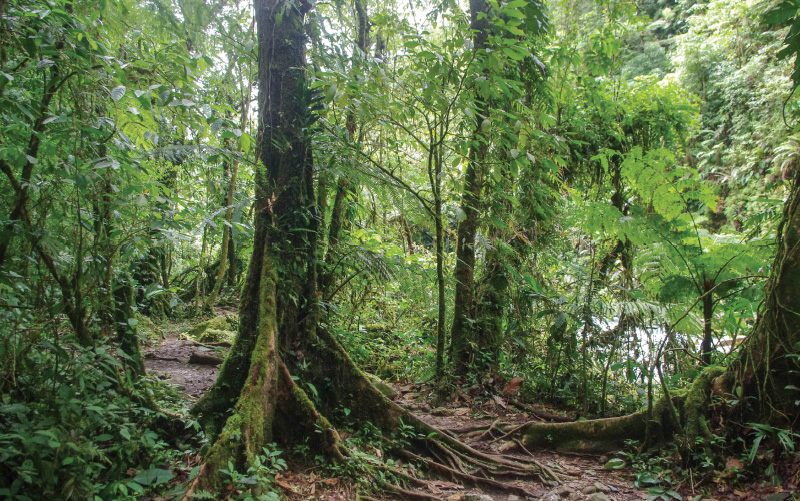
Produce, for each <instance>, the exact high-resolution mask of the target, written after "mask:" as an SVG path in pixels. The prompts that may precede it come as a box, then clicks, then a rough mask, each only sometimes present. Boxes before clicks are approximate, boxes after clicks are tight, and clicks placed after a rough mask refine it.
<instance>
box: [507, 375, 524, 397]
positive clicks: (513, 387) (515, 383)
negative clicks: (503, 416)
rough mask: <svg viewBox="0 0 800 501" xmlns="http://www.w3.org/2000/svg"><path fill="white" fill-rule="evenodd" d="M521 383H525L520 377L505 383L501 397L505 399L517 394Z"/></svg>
mask: <svg viewBox="0 0 800 501" xmlns="http://www.w3.org/2000/svg"><path fill="white" fill-rule="evenodd" d="M523 381H525V379H523V378H521V377H515V378H511V381H509V382H508V383H506V385H505V386H504V387H503V395H504V396H506V397H510V396H511V395H513V394H514V393H516V392H518V391H519V388H520V387H521V386H522V382H523Z"/></svg>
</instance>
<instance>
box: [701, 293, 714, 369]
mask: <svg viewBox="0 0 800 501" xmlns="http://www.w3.org/2000/svg"><path fill="white" fill-rule="evenodd" d="M713 285H714V283H713V282H712V281H711V280H709V279H705V280H704V281H703V342H702V344H701V345H700V365H701V366H704V367H707V366H709V365H711V351H712V349H713V344H714V338H713V335H712V334H713V332H712V330H711V327H712V325H711V324H712V322H713V320H714V296H713V294H710V293H709V292H710V291H711V289H712V288H713Z"/></svg>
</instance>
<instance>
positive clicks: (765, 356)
mask: <svg viewBox="0 0 800 501" xmlns="http://www.w3.org/2000/svg"><path fill="white" fill-rule="evenodd" d="M778 230H779V231H778V241H777V244H778V245H777V247H778V248H777V253H776V255H775V262H774V264H773V265H772V272H771V273H770V278H769V280H768V282H767V285H766V301H765V303H764V307H763V308H762V311H761V313H760V314H759V318H758V322H757V323H756V327H755V329H754V331H753V333H752V334H751V335H750V336H749V337H748V338H747V340H746V341H745V344H744V345H743V348H742V352H741V355H740V357H739V360H738V362H737V364H736V365H735V366H734V368H733V369H734V370H733V372H734V374H735V376H736V381H737V383H738V384H741V385H742V390H743V394H744V395H747V396H750V397H755V398H752V399H747V402H749V405H750V408H748V409H744V411H745V413H746V414H748V415H749V417H751V418H755V419H760V420H763V421H768V422H771V423H774V424H777V425H779V426H787V425H788V426H790V427H792V428H793V429H797V428H798V419H797V418H798V407H797V405H796V404H795V401H797V400H798V398H800V392H798V391H797V390H796V389H795V390H793V389H792V388H791V387H792V386H793V387H796V386H798V385H797V379H798V377H797V375H798V373H800V372H798V371H800V171H798V173H797V174H796V175H795V179H794V184H793V186H792V192H791V195H790V197H789V199H788V200H787V201H786V204H785V205H784V217H783V222H782V224H781V226H780V227H779V229H778ZM742 401H743V402H745V399H742Z"/></svg>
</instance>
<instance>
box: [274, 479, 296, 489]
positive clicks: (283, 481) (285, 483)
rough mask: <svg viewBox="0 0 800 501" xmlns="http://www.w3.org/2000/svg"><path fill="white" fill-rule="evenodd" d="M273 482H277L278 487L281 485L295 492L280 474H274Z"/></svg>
mask: <svg viewBox="0 0 800 501" xmlns="http://www.w3.org/2000/svg"><path fill="white" fill-rule="evenodd" d="M275 483H276V484H278V485H279V486H280V487H283V488H284V489H286V490H287V491H292V492H296V491H295V489H294V486H293V485H292V484H290V483H289V482H287V481H286V480H284V479H283V477H282V476H281V475H275Z"/></svg>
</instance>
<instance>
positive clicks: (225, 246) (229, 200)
mask: <svg viewBox="0 0 800 501" xmlns="http://www.w3.org/2000/svg"><path fill="white" fill-rule="evenodd" d="M251 87H252V86H251V85H250V84H249V83H248V85H247V92H246V93H245V98H244V102H242V117H241V124H240V127H239V130H241V132H242V134H246V133H247V116H248V115H249V114H250V88H251ZM238 171H239V162H238V161H237V160H236V159H233V160H231V162H230V179H229V180H228V196H227V197H226V199H225V206H226V207H227V208H226V209H225V223H224V224H223V228H222V246H221V247H220V253H219V268H218V269H217V279H216V280H215V281H214V289H213V290H212V291H211V294H209V296H208V299H207V300H206V308H208V309H209V310H211V309H213V308H214V305H215V304H216V303H217V296H218V295H219V291H220V290H221V289H222V282H224V281H225V271H226V270H227V264H228V252H229V251H230V241H231V237H232V233H231V232H232V228H231V222H232V221H233V195H234V193H236V175H237V173H238Z"/></svg>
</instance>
